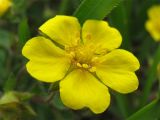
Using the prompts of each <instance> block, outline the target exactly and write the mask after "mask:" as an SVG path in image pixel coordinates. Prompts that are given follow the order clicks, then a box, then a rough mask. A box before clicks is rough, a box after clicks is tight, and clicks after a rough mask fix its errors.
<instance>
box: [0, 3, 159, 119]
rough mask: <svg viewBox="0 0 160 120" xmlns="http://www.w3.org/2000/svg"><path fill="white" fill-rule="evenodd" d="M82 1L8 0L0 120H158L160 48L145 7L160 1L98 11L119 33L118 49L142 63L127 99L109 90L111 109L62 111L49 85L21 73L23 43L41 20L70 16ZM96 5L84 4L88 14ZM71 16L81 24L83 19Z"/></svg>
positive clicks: (2, 27)
mask: <svg viewBox="0 0 160 120" xmlns="http://www.w3.org/2000/svg"><path fill="white" fill-rule="evenodd" d="M84 1H87V0H12V3H13V4H12V6H11V8H10V9H9V10H8V11H7V12H6V13H5V14H4V15H3V16H2V17H0V95H1V99H0V120H1V119H2V120H32V119H33V120H124V119H128V120H159V119H160V103H159V94H160V89H159V81H158V74H157V64H158V63H160V45H159V43H157V42H155V41H154V40H153V39H152V38H151V36H150V35H149V33H148V32H147V31H146V30H145V26H144V25H145V22H146V20H147V18H148V17H147V10H148V8H150V7H151V6H152V5H155V4H160V0H121V2H120V3H119V4H118V5H117V7H116V8H114V9H113V10H112V11H111V12H110V13H109V12H108V13H109V14H108V13H107V12H106V13H104V12H105V10H104V11H100V13H102V14H103V13H104V14H106V15H107V16H105V18H104V19H105V20H107V21H108V22H109V23H110V25H111V26H114V27H116V28H117V29H118V30H119V31H120V32H121V34H122V37H123V42H122V45H121V48H123V49H126V50H128V51H130V52H132V53H134V54H135V56H137V58H138V59H139V61H140V64H141V68H140V70H138V71H137V76H138V78H139V82H140V86H139V88H138V90H137V91H135V92H133V93H131V94H127V95H121V94H118V93H116V92H114V91H111V90H110V91H111V99H112V101H111V105H110V107H109V108H108V109H107V110H106V111H105V112H104V113H102V114H99V115H95V114H93V113H92V112H91V111H89V110H88V109H82V110H78V111H74V110H71V109H69V108H66V107H65V106H64V105H63V104H62V102H61V100H60V98H59V92H58V91H57V87H58V85H55V84H54V87H50V84H46V83H42V82H39V81H36V80H35V79H33V78H32V77H31V76H29V74H28V73H27V72H26V70H25V63H26V62H27V60H26V59H25V58H24V57H23V56H22V54H21V49H22V47H23V46H24V44H25V42H26V41H27V40H28V39H29V38H31V37H33V36H36V35H38V34H39V31H38V28H39V26H40V25H42V24H43V23H44V22H45V21H46V20H48V19H50V18H52V17H54V16H55V15H57V14H63V15H73V13H75V11H76V10H77V9H78V8H79V5H80V4H81V3H82V2H84ZM88 1H92V0H88ZM102 1H103V0H100V1H98V0H97V2H102ZM106 1H110V0H106ZM97 2H95V3H94V4H91V5H88V6H90V7H88V10H89V8H92V7H95V5H96V4H97ZM81 7H82V6H81ZM101 7H105V6H104V5H102V4H99V6H98V5H97V7H96V9H95V11H98V10H99V9H100V8H101ZM106 7H108V6H106ZM111 7H113V6H111ZM82 9H83V8H82ZM77 11H78V10H77ZM82 12H84V11H82ZM85 12H86V14H87V12H88V11H85ZM100 13H99V15H100ZM74 15H75V16H77V17H78V18H79V19H81V20H80V21H81V23H83V20H82V18H83V17H82V16H81V17H79V16H78V13H77V14H76V13H75V14H74ZM83 16H85V13H83ZM100 16H101V15H100ZM102 16H103V15H102ZM90 17H91V16H89V17H88V18H90ZM92 17H93V18H94V14H92ZM92 17H91V18H92ZM103 17H104V16H103ZM95 18H96V14H95ZM100 19H102V17H100ZM53 89H54V92H53ZM137 111H138V112H137Z"/></svg>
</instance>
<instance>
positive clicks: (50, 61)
mask: <svg viewBox="0 0 160 120" xmlns="http://www.w3.org/2000/svg"><path fill="white" fill-rule="evenodd" d="M22 54H23V55H24V56H25V57H26V58H28V59H29V60H30V61H29V62H28V63H27V65H26V67H27V71H28V72H29V73H30V74H31V75H32V76H33V77H35V78H36V79H38V80H40V81H44V82H55V81H58V80H60V79H62V78H63V77H64V76H65V74H66V72H67V70H68V68H69V67H70V59H69V58H68V57H67V56H65V51H63V50H62V49H60V48H59V47H56V46H55V45H54V44H53V43H52V42H51V41H50V40H48V39H46V38H44V37H35V38H32V39H31V40H29V41H28V42H27V43H26V44H25V46H24V47H23V50H22Z"/></svg>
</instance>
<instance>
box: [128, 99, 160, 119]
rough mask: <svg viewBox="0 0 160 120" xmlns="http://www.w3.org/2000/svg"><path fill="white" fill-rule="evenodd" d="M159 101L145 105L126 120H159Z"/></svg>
mask: <svg viewBox="0 0 160 120" xmlns="http://www.w3.org/2000/svg"><path fill="white" fill-rule="evenodd" d="M159 108H160V101H159V99H156V100H154V101H152V102H151V103H150V104H148V105H146V106H145V107H143V108H142V109H140V110H139V111H137V112H136V113H134V114H133V115H132V116H130V117H129V118H128V119H127V120H159V119H160V110H159Z"/></svg>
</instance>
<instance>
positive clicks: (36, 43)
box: [22, 15, 139, 113]
mask: <svg viewBox="0 0 160 120" xmlns="http://www.w3.org/2000/svg"><path fill="white" fill-rule="evenodd" d="M39 30H40V31H41V32H42V33H43V36H38V37H34V38H32V39H31V40H29V41H28V42H27V43H26V45H25V46H24V48H23V50H22V53H23V55H24V56H25V57H26V58H28V59H29V62H28V63H27V65H26V68H27V71H28V72H29V73H30V74H31V75H32V76H33V77H34V78H36V79H38V80H40V81H44V82H55V81H58V80H60V97H61V99H62V102H63V103H64V104H65V105H66V106H68V107H70V108H72V109H75V110H77V109H81V108H83V107H88V108H90V109H91V110H92V111H93V112H94V113H101V112H103V111H105V110H106V108H107V107H108V106H109V104H110V94H109V92H108V87H110V88H112V89H113V90H115V91H118V92H120V93H130V92H132V91H134V90H136V89H137V87H138V79H137V77H136V75H135V73H134V72H135V71H136V70H137V69H138V68H139V61H138V60H137V58H136V57H135V56H134V55H133V54H132V53H130V52H128V51H125V50H122V49H116V48H118V47H119V46H120V44H121V41H122V38H121V35H120V33H119V32H118V31H117V30H116V29H115V28H112V27H110V26H109V25H108V23H107V22H105V21H99V20H87V21H86V22H85V23H84V24H83V27H82V28H81V27H80V24H79V22H78V20H77V19H76V18H75V17H71V16H59V15H58V16H56V17H54V18H52V19H50V20H48V21H47V22H46V23H44V24H43V25H42V26H41V27H40V28H39ZM107 86H108V87H107Z"/></svg>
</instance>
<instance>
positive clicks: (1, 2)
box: [0, 0, 11, 16]
mask: <svg viewBox="0 0 160 120" xmlns="http://www.w3.org/2000/svg"><path fill="white" fill-rule="evenodd" d="M10 6H11V1H10V0H0V16H2V15H3V14H4V13H5V12H6V11H7V10H8V9H9V7H10Z"/></svg>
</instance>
